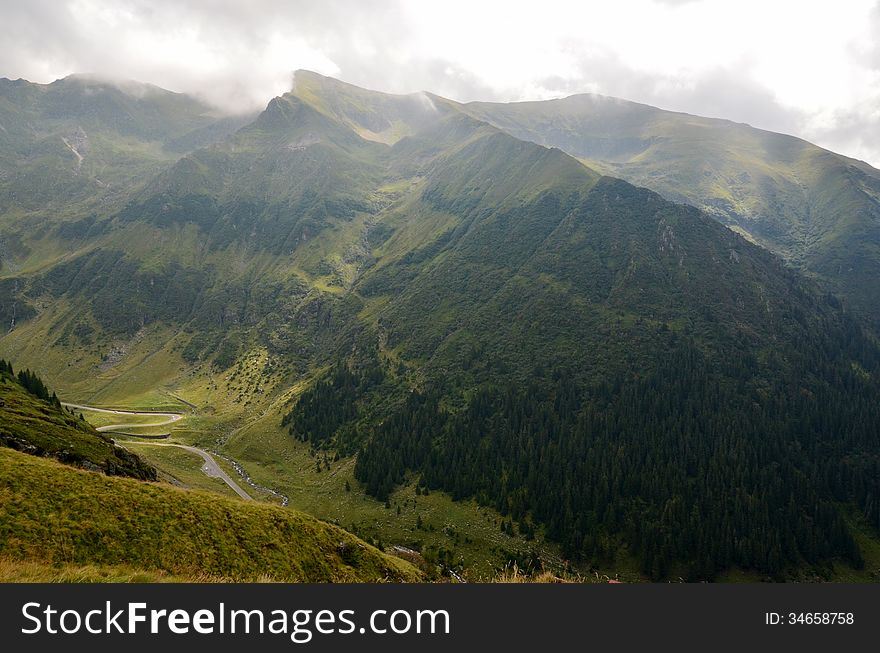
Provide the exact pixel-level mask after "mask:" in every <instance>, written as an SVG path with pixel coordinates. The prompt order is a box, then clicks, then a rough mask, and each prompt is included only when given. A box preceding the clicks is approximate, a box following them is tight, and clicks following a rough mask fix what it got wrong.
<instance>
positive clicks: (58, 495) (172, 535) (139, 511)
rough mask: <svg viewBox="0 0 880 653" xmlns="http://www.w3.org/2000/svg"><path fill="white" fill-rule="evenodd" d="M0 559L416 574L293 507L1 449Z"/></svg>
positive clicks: (353, 577)
mask: <svg viewBox="0 0 880 653" xmlns="http://www.w3.org/2000/svg"><path fill="white" fill-rule="evenodd" d="M0 548H2V550H3V555H4V557H5V558H6V559H12V560H17V561H22V562H25V563H30V562H37V563H41V564H44V565H45V564H48V565H58V566H59V570H62V569H63V568H64V566H66V565H86V564H88V565H93V566H98V567H101V566H111V567H113V566H124V567H127V568H129V569H137V570H140V571H141V572H143V573H145V574H155V575H161V574H170V575H176V576H185V577H199V576H201V577H214V578H225V579H234V580H255V579H261V578H262V579H265V578H271V579H274V580H277V581H283V582H355V581H360V582H380V581H413V580H418V578H419V575H418V572H416V571H415V569H414V568H412V567H411V566H409V565H408V564H407V563H405V562H403V561H401V560H398V559H396V558H392V557H390V556H387V555H385V554H383V553H381V552H380V551H378V550H376V549H375V548H373V547H371V546H369V545H367V544H365V543H364V542H362V541H360V540H358V539H357V538H355V537H354V536H352V535H350V534H348V533H346V532H345V531H343V530H341V529H339V528H336V527H334V526H331V525H329V524H326V523H323V522H320V521H318V520H316V519H314V518H311V517H308V516H306V515H304V514H302V513H298V512H295V511H291V510H284V509H280V508H277V507H274V506H268V505H260V504H254V503H246V502H241V501H236V500H234V499H227V498H224V497H222V496H220V495H215V494H212V493H202V492H196V491H186V490H179V489H176V488H173V487H170V486H166V485H157V484H150V483H143V482H140V481H134V480H129V479H121V478H111V477H106V476H102V475H98V474H94V473H92V472H87V471H80V470H76V469H73V468H71V467H67V466H64V465H61V464H60V463H56V462H54V461H50V460H44V459H40V458H36V457H33V456H27V455H25V454H21V453H18V452H15V451H11V450H9V449H0Z"/></svg>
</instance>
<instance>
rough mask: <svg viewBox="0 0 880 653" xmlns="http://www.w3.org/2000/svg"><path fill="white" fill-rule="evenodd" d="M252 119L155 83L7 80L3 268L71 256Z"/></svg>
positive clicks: (1, 170) (0, 107)
mask: <svg viewBox="0 0 880 653" xmlns="http://www.w3.org/2000/svg"><path fill="white" fill-rule="evenodd" d="M251 119H252V117H251V116H237V117H224V116H222V115H219V114H218V113H217V112H216V111H215V110H213V109H211V108H210V107H208V106H207V105H205V104H203V103H201V102H199V101H198V100H196V99H194V98H192V97H189V96H187V95H183V94H179V93H172V92H169V91H166V90H164V89H161V88H158V87H156V86H152V85H149V84H140V83H136V82H118V83H115V82H108V81H102V80H100V79H96V78H91V77H88V76H79V75H72V76H70V77H66V78H64V79H60V80H57V81H55V82H53V83H51V84H32V83H30V82H27V81H25V80H21V79H19V80H15V81H12V80H9V79H5V78H3V79H0V270H2V272H3V273H5V274H9V273H10V272H12V273H15V271H16V270H18V269H20V268H27V267H29V266H38V265H41V264H44V263H46V262H47V261H46V259H47V258H49V259H50V260H51V257H52V255H56V256H57V255H58V254H59V253H63V252H59V251H58V249H59V248H64V247H65V246H64V244H63V243H65V242H66V241H69V240H72V239H77V238H81V237H83V236H85V235H87V234H88V233H90V232H93V231H94V230H96V229H97V230H99V228H98V227H96V226H95V220H96V216H101V215H103V214H106V213H107V212H110V211H113V210H116V209H118V208H119V207H120V206H121V205H122V204H123V203H124V202H125V201H126V198H127V197H128V195H129V193H130V192H131V191H132V190H133V189H136V188H139V187H140V186H141V185H142V184H143V183H144V181H145V180H146V179H149V178H151V177H153V176H154V175H155V174H156V173H157V172H159V171H160V170H162V169H163V168H164V167H167V166H168V165H169V164H170V163H172V162H173V161H174V160H176V159H177V158H179V156H180V155H181V154H182V153H185V152H187V151H190V150H192V149H195V148H197V147H200V146H203V145H205V144H207V143H210V142H212V141H213V140H216V139H219V138H223V137H224V136H226V135H227V134H229V133H231V132H232V131H234V130H235V129H237V128H238V127H239V126H241V125H242V124H244V123H245V122H249V121H250V120H251ZM59 241H60V243H61V244H59Z"/></svg>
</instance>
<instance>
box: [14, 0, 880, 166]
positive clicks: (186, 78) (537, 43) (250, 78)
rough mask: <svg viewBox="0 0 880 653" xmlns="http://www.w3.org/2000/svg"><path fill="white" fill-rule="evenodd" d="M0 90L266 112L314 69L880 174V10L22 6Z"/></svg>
mask: <svg viewBox="0 0 880 653" xmlns="http://www.w3.org/2000/svg"><path fill="white" fill-rule="evenodd" d="M3 22H4V44H3V48H2V49H0V75H4V76H7V77H12V78H17V77H24V78H26V79H30V80H32V81H38V82H49V81H52V80H53V79H56V78H58V77H63V76H65V75H68V74H70V73H75V72H77V73H97V74H100V75H102V76H105V77H112V78H116V79H136V80H141V81H145V82H151V83H154V84H156V85H159V86H162V87H165V88H169V89H171V90H175V91H183V92H189V93H193V94H195V95H198V96H200V97H202V98H203V99H205V100H207V101H208V102H211V103H212V104H214V105H216V106H218V107H221V108H223V109H225V110H227V111H240V110H250V109H253V108H257V107H261V106H264V105H265V104H266V102H267V101H268V99H269V98H271V97H272V96H274V95H278V94H280V93H283V92H284V91H285V90H287V89H288V88H289V87H290V83H291V74H292V72H293V70H295V69H297V68H307V69H312V70H316V71H317V72H320V73H324V74H329V75H333V76H336V77H339V78H341V79H343V80H345V81H348V82H351V83H354V84H358V85H361V86H365V87H368V88H375V89H378V90H385V91H389V92H413V91H418V90H428V91H432V92H434V93H438V94H440V95H444V96H448V97H451V98H453V99H457V100H461V101H468V100H477V99H479V100H496V101H510V100H525V99H544V98H549V97H558V96H561V95H567V94H572V93H581V92H597V93H602V94H605V95H612V96H617V97H623V98H626V99H631V100H635V101H639V102H645V103H648V104H654V105H657V106H661V107H664V108H668V109H673V110H677V111H685V112H689V113H695V114H700V115H708V116H713V117H721V118H728V119H731V120H735V121H738V122H747V123H749V124H751V125H753V126H756V127H761V128H764V129H771V130H774V131H782V132H786V133H792V134H796V135H799V136H802V137H805V138H807V139H809V140H813V141H816V142H818V143H819V144H820V145H823V146H825V147H828V148H830V149H833V150H837V151H841V152H843V153H845V154H850V155H852V156H856V157H859V158H862V159H866V160H868V161H869V162H873V163H874V164H875V165H880V143H878V142H876V141H877V139H876V134H878V133H880V132H878V126H880V117H878V110H880V3H877V2H873V0H871V1H869V0H852V1H850V2H847V3H838V4H837V5H835V6H832V7H830V8H828V7H827V5H825V4H824V3H822V4H820V3H803V2H795V1H794V0H778V1H777V2H773V3H767V2H763V1H761V0H742V1H741V2H738V3H730V2H719V1H716V0H632V2H627V3H607V2H583V3H571V2H564V1H562V0H542V2H540V3H534V2H519V1H517V0H509V1H507V2H501V1H500V0H499V1H497V2H491V1H487V2H478V3H475V2H472V1H471V0H448V1H447V2H446V3H443V4H442V5H441V4H434V3H421V2H415V1H405V0H399V1H391V0H389V1H385V2H379V1H376V2H359V1H356V0H342V1H336V2H332V3H320V2H306V1H290V0H252V1H250V2H246V3H243V2H237V1H235V0H214V1H207V0H203V1H201V2H199V1H193V2H187V3H181V2H177V1H172V0H115V1H113V2H110V1H109V0H66V1H59V0H12V1H7V2H5V3H4V16H3Z"/></svg>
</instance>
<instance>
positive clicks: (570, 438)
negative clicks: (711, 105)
mask: <svg viewBox="0 0 880 653" xmlns="http://www.w3.org/2000/svg"><path fill="white" fill-rule="evenodd" d="M264 107H265V108H264V109H263V110H261V111H253V112H238V113H235V114H234V115H230V113H229V112H228V111H227V112H223V111H220V110H219V109H217V108H216V107H215V106H213V105H212V104H209V103H208V102H207V101H205V100H203V99H199V98H198V97H197V96H196V95H188V94H183V93H176V92H171V91H167V90H164V89H162V88H160V87H158V86H154V85H150V84H144V83H140V82H133V81H124V82H123V81H113V82H111V81H108V80H106V79H104V78H101V77H97V76H91V75H72V76H68V77H64V78H63V79H59V80H57V81H54V82H52V83H48V84H38V83H32V82H29V81H26V80H23V79H18V80H10V79H6V78H3V79H0V323H2V329H0V331H2V333H0V357H2V359H3V361H2V365H0V445H2V447H3V448H0V470H2V472H0V552H2V553H0V580H28V579H35V580H86V581H94V580H98V581H100V580H134V581H137V580H141V581H143V580H147V581H153V580H169V581H181V580H211V581H242V580H245V581H247V580H251V581H252V580H269V581H271V580H275V581H313V582H314V581H319V582H321V581H358V582H360V581H368V582H383V581H394V582H406V581H437V582H460V581H493V580H510V579H511V577H513V578H514V579H515V578H516V577H517V576H524V577H525V578H526V579H529V580H540V579H543V580H547V579H550V580H565V581H569V580H572V581H584V582H607V581H608V580H609V579H615V580H622V581H631V582H640V581H641V582H645V581H655V582H659V581H692V582H693V581H764V580H771V581H850V582H853V581H858V582H877V581H880V427H878V425H880V338H878V335H880V330H878V329H880V308H878V307H880V170H877V169H875V168H873V167H871V166H870V165H869V164H868V163H865V162H861V161H858V160H855V159H852V158H848V157H846V156H843V155H840V154H836V153H833V152H831V151H829V150H826V149H823V148H821V147H819V146H817V145H813V144H811V143H809V142H807V141H805V140H801V139H799V138H795V137H793V136H786V135H782V134H778V133H774V132H769V131H763V130H760V129H756V128H753V127H750V126H748V125H745V124H742V123H736V122H730V121H726V120H720V119H714V118H703V117H699V116H694V115H689V114H684V113H676V112H672V111H666V110H661V109H658V108H654V107H651V106H648V105H645V104H638V103H634V102H628V101H624V100H618V99H616V98H611V97H606V96H600V95H590V94H587V95H574V96H570V97H566V98H563V99H553V100H541V101H531V102H510V103H504V102H458V101H453V100H450V99H446V98H444V97H441V96H440V95H436V94H433V93H430V92H420V93H414V94H405V95H394V94H388V93H383V92H378V91H372V90H367V89H364V88H360V87H358V86H354V85H351V84H348V83H345V82H342V81H339V80H337V79H334V78H332V77H328V76H324V75H320V74H318V73H314V72H309V71H304V70H300V71H297V72H296V73H295V75H294V77H293V82H292V85H291V87H290V90H289V91H288V92H286V93H284V94H282V95H280V96H278V97H275V98H274V99H271V100H270V101H268V104H265V103H264ZM7 361H8V362H7ZM139 517H140V518H139ZM53 520H54V521H53ZM47 524H49V525H48V526H47ZM53 524H54V525H53ZM47 529H48V530H47Z"/></svg>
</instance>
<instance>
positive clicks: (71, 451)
mask: <svg viewBox="0 0 880 653" xmlns="http://www.w3.org/2000/svg"><path fill="white" fill-rule="evenodd" d="M33 378H35V377H31V379H33ZM31 379H28V380H31ZM34 387H35V388H39V389H42V390H43V391H44V392H42V393H41V394H43V395H44V397H40V396H37V395H35V394H34V392H33V389H31V390H28V389H27V388H25V387H24V386H23V385H22V384H21V382H20V381H19V380H18V378H17V377H16V376H14V375H13V374H12V373H11V370H10V367H7V364H6V363H5V361H0V447H9V448H11V449H16V450H18V451H22V452H25V453H29V454H31V455H35V456H46V457H51V458H56V459H58V460H60V461H62V462H64V463H67V464H68V465H75V466H78V467H84V468H86V469H92V470H100V471H103V472H104V473H106V474H108V475H111V476H129V477H132V478H137V479H142V480H151V481H154V480H156V470H155V469H153V468H152V467H150V465H148V464H147V463H145V462H144V461H143V460H141V459H140V458H139V457H138V456H137V455H135V454H133V453H131V452H130V451H127V450H126V449H123V448H122V447H118V446H116V445H115V444H113V442H112V441H111V440H110V439H109V438H108V437H106V436H105V435H103V434H101V433H98V432H97V431H96V430H95V429H94V428H92V427H91V426H90V425H89V424H88V423H87V422H86V421H85V420H83V419H82V418H78V417H76V416H74V415H73V414H71V413H69V412H68V411H66V410H65V409H64V408H62V407H61V405H60V404H59V403H58V402H57V399H55V400H54V401H53V400H50V399H49V398H48V395H47V394H46V393H45V387H44V386H42V383H41V382H40V381H37V382H36V383H35V384H34Z"/></svg>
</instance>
